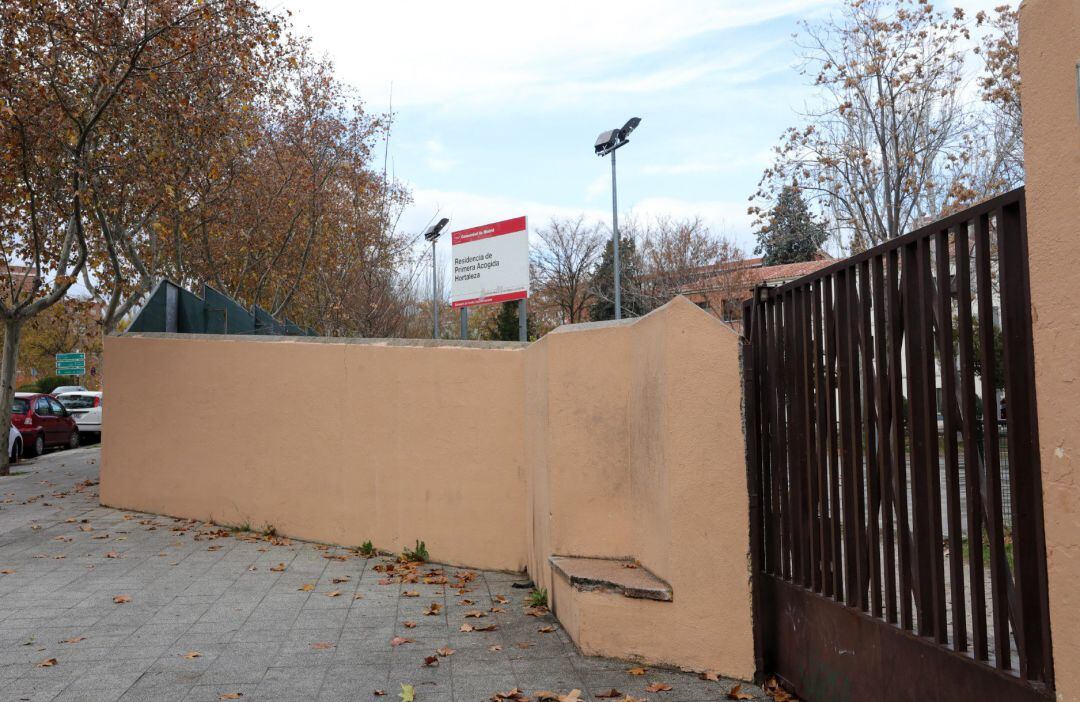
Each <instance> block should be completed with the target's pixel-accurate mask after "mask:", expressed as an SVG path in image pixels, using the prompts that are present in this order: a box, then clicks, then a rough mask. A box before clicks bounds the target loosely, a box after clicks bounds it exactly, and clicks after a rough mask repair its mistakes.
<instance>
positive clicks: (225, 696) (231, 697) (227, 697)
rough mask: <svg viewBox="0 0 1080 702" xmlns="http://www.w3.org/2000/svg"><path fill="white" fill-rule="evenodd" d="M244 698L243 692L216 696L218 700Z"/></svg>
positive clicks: (224, 693)
mask: <svg viewBox="0 0 1080 702" xmlns="http://www.w3.org/2000/svg"><path fill="white" fill-rule="evenodd" d="M243 696H244V693H243V692H223V693H221V694H220V695H218V699H219V700H238V699H240V698H241V697H243Z"/></svg>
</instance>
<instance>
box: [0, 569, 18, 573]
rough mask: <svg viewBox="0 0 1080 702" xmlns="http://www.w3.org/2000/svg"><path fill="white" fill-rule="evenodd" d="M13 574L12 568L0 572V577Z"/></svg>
mask: <svg viewBox="0 0 1080 702" xmlns="http://www.w3.org/2000/svg"><path fill="white" fill-rule="evenodd" d="M14 572H15V569H14V568H7V569H5V570H0V575H11V574H12V573H14Z"/></svg>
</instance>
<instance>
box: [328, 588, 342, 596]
mask: <svg viewBox="0 0 1080 702" xmlns="http://www.w3.org/2000/svg"><path fill="white" fill-rule="evenodd" d="M326 596H327V597H341V590H332V591H330V592H328V593H326Z"/></svg>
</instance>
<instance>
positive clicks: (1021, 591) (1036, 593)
mask: <svg viewBox="0 0 1080 702" xmlns="http://www.w3.org/2000/svg"><path fill="white" fill-rule="evenodd" d="M1000 217H1001V219H1000V220H999V223H998V265H999V275H1000V276H1001V281H1000V283H1001V287H1000V290H1001V307H1002V334H1003V337H1004V356H1005V398H1006V402H1007V408H1008V410H1007V413H1006V422H1007V425H1006V426H1007V428H1008V436H1009V444H1008V446H1009V448H1008V451H1009V472H1010V480H1011V484H1012V508H1013V510H1012V513H1013V554H1014V562H1015V564H1016V566H1015V571H1016V596H1017V601H1018V602H1019V605H1020V606H1019V609H1020V611H1019V612H1014V620H1015V621H1017V622H1018V623H1019V624H1018V626H1017V644H1018V645H1017V648H1018V649H1019V652H1020V660H1021V667H1020V673H1021V676H1022V677H1025V678H1027V679H1029V680H1041V681H1045V682H1048V683H1050V682H1052V680H1053V671H1052V669H1051V657H1050V612H1049V603H1048V600H1047V597H1048V593H1047V580H1046V579H1047V575H1046V543H1045V535H1044V528H1043V512H1042V474H1041V471H1040V462H1039V434H1038V431H1039V429H1038V414H1037V412H1036V407H1037V404H1036V401H1035V359H1034V350H1033V347H1032V335H1031V294H1030V281H1029V272H1028V266H1027V260H1028V259H1027V224H1026V213H1025V203H1024V200H1023V199H1020V200H1019V201H1018V202H1016V203H1015V204H1009V205H1005V207H1004V208H1002V212H1001V214H1000Z"/></svg>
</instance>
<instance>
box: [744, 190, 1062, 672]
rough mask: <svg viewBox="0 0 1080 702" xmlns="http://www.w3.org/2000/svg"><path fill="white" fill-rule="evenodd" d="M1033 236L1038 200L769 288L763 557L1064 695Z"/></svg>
mask: <svg viewBox="0 0 1080 702" xmlns="http://www.w3.org/2000/svg"><path fill="white" fill-rule="evenodd" d="M1026 237H1027V233H1026V224H1025V215H1024V193H1023V189H1022V188H1021V189H1019V190H1016V191H1013V192H1010V193H1008V194H1006V195H1003V196H1000V197H998V198H995V199H993V200H990V201H987V202H985V203H983V204H981V205H979V206H976V207H974V208H971V209H969V210H966V211H964V212H961V213H959V214H956V215H954V216H951V217H948V218H946V219H944V220H941V221H939V222H935V223H934V224H932V225H930V226H928V227H925V228H923V229H920V230H917V231H915V232H912V233H911V234H908V235H906V236H903V237H900V238H897V239H894V240H891V241H889V242H887V243H885V244H883V245H881V246H878V247H876V248H874V249H871V250H869V251H866V252H864V253H862V254H859V255H856V256H853V257H851V258H849V259H846V260H843V261H840V262H838V263H836V264H834V265H832V266H830V267H828V268H825V269H822V270H820V271H818V272H815V273H813V274H811V275H808V276H806V277H804V278H800V279H799V280H796V281H793V282H791V283H788V284H786V285H783V286H781V287H778V288H772V289H770V288H760V289H758V290H757V291H756V295H755V298H754V299H753V300H751V301H749V302H747V303H746V306H745V308H744V318H745V319H746V320H747V328H746V329H745V330H744V341H745V344H746V345H745V350H746V353H745V356H744V361H745V370H746V378H747V385H746V387H747V395H746V397H747V431H748V444H749V451H750V479H751V506H752V518H753V519H754V528H753V529H752V534H753V544H752V547H753V556H754V560H755V571H757V572H760V573H761V574H765V575H768V576H770V577H772V578H775V579H777V580H779V581H783V582H786V583H790V584H794V585H797V586H800V587H802V588H806V589H808V590H810V591H812V592H814V593H820V594H821V595H822V596H824V597H826V598H830V599H831V600H834V601H836V602H837V603H841V604H843V605H846V606H847V607H850V608H854V609H855V610H858V611H860V612H863V613H865V614H866V615H868V616H869V617H872V618H875V619H880V620H883V621H885V622H888V623H890V624H894V625H896V626H897V627H899V628H900V629H902V630H906V631H909V632H913V633H914V634H916V635H917V636H919V637H924V638H925V639H928V640H930V641H932V642H935V643H936V644H937V645H938V646H939V647H941V648H943V649H944V648H951V649H953V650H954V651H960V652H965V653H967V654H968V655H969V656H970V658H973V659H974V660H975V661H979V662H982V664H983V665H988V666H992V667H994V668H996V669H998V670H999V671H1010V672H1011V673H1012V674H1013V675H1015V676H1016V677H1018V678H1019V679H1020V680H1022V681H1027V682H1030V683H1031V684H1032V685H1033V686H1034V687H1035V688H1037V689H1040V690H1047V689H1051V688H1052V685H1053V671H1052V662H1051V654H1050V652H1051V647H1050V625H1049V612H1048V598H1047V586H1046V553H1045V545H1044V538H1043V516H1042V487H1041V477H1040V471H1039V458H1038V451H1037V449H1038V427H1037V421H1036V412H1035V409H1036V404H1035V401H1036V400H1035V386H1034V360H1033V351H1032V340H1031V316H1030V314H1031V313H1030V297H1029V285H1028V265H1027V241H1026ZM1002 393H1003V396H1004V397H1005V398H1006V400H1007V404H1008V408H1007V413H1006V414H1007V419H1005V420H1004V421H1003V423H1002V425H1001V427H999V421H998V415H999V407H998V398H999V397H1000V396H1002Z"/></svg>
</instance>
